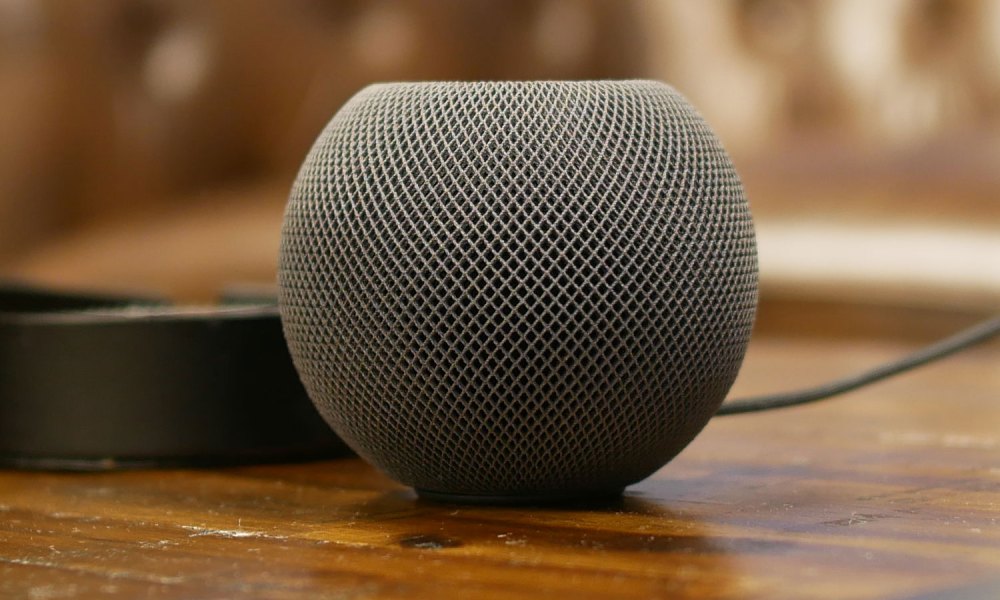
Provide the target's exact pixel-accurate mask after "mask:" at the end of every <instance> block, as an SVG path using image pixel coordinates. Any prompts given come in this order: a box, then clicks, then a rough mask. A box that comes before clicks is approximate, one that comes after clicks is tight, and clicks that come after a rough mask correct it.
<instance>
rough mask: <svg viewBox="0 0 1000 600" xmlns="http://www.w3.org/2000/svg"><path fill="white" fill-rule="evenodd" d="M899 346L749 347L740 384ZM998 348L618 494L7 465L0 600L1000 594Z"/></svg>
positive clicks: (734, 425)
mask: <svg viewBox="0 0 1000 600" xmlns="http://www.w3.org/2000/svg"><path fill="white" fill-rule="evenodd" d="M904 349H905V348H903V347H901V346H897V345H893V344H889V343H886V344H879V343H875V342H871V341H869V342H863V341H858V340H852V341H845V340H841V341H817V340H808V339H805V340H804V339H799V340H792V339H789V340H784V341H782V340H779V339H763V340H760V341H755V342H754V344H753V345H752V350H751V356H750V357H749V360H748V363H747V365H746V367H745V368H744V376H743V379H742V380H741V381H740V383H739V384H738V391H739V392H741V393H749V392H758V391H764V390H774V389H785V388H789V387H793V386H797V385H801V384H806V383H812V382H817V381H821V380H824V379H826V378H828V377H831V376H835V375H839V374H843V373H846V372H850V371H851V370H853V369H855V368H858V367H863V366H867V365H870V364H872V363H874V362H876V361H879V360H883V359H886V358H889V357H891V356H894V355H896V354H897V353H899V352H901V351H903V350H904ZM998 359H1000V352H998V350H997V346H996V344H994V345H992V346H990V347H984V348H981V349H979V350H977V351H974V352H971V353H968V354H965V355H962V356H959V357H956V358H953V359H951V360H950V361H948V362H946V363H942V364H939V365H935V366H932V367H929V368H927V369H926V370H923V371H920V372H917V373H914V374H913V375H911V376H908V377H906V378H902V379H898V380H895V381H892V382H887V383H884V384H881V385H879V386H877V387H873V388H871V389H868V390H865V391H862V392H858V393H856V394H854V395H852V396H850V397H847V398H843V399H841V400H838V401H835V402H831V403H828V404H825V405H817V406H811V407H803V408H798V409H791V410H785V411H781V412H775V413H769V414H761V415H753V416H750V415H748V416H737V417H727V418H724V419H718V420H716V421H713V422H712V423H711V424H710V425H709V427H708V428H707V429H706V430H705V432H704V433H703V434H702V435H701V436H700V437H699V438H698V439H697V440H696V441H695V442H694V444H692V446H691V447H690V448H688V450H686V451H685V452H684V453H683V454H682V455H681V456H680V457H679V458H678V459H676V460H675V461H674V462H673V463H671V464H670V465H668V466H667V467H666V468H664V469H663V470H662V471H660V472H659V473H658V474H657V475H656V476H655V477H653V478H652V479H650V480H647V481H645V482H643V483H641V484H639V485H636V486H634V487H632V488H630V489H629V490H628V492H627V494H626V496H625V498H624V499H623V500H622V501H621V502H619V503H616V504H614V505H612V506H600V507H585V506H577V507H569V508H562V509H555V508H533V509H527V508H521V509H511V508H503V509H493V508H482V507H475V508H470V507H459V506H441V505H434V504H426V503H423V502H419V501H417V500H416V499H415V497H414V495H413V493H412V492H411V491H409V490H407V489H405V488H402V487H400V486H398V485H396V484H394V483H392V482H391V481H389V480H387V479H385V478H384V477H383V476H381V475H379V474H378V473H376V472H375V471H373V470H372V469H370V468H369V467H367V466H365V465H364V464H363V463H361V462H360V461H358V460H342V461H328V462H320V463H311V464H299V465H276V466H259V467H244V468H230V469H214V470H190V471H185V470H173V471H136V472H127V473H110V474H53V473H22V472H15V471H0V596H2V597H12V598H28V597H31V598H61V597H95V598H97V597H99V598H136V597H147V596H149V597H157V598H194V597H198V598H227V597H244V598H258V597H260V598H288V597H293V596H299V595H301V596H303V597H308V598H358V597H360V598H366V597H414V598H443V597H461V598H468V597H481V598H498V597H532V596H540V597H549V598H552V597H556V598H558V597H565V598H588V597H610V598H617V597H629V596H633V597H641V598H685V597H687V598H720V597H734V598H744V597H762V598H775V597H795V598H808V597H830V598H885V597H892V598H918V597H920V598H922V597H925V596H936V595H944V596H953V595H960V594H967V595H968V596H969V597H1000V371H998V368H997V365H998V363H1000V360H998ZM560 595H561V596H560ZM963 597H965V596H963Z"/></svg>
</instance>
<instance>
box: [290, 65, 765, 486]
mask: <svg viewBox="0 0 1000 600" xmlns="http://www.w3.org/2000/svg"><path fill="white" fill-rule="evenodd" d="M279 280H280V311H281V318H282V323H283V327H284V333H285V338H286V340H287V342H288V345H289V348H290V349H291V354H292V357H293V360H294V362H295V365H296V368H297V369H298V372H299V375H300V376H301V378H302V380H303V382H304V383H305V387H306V389H307V391H308V393H309V395H310V397H311V398H312V400H313V402H314V403H315V404H316V406H317V407H318V409H319V411H320V412H321V413H322V415H323V416H324V418H325V419H326V420H327V421H328V422H329V423H330V425H332V426H333V428H334V429H335V430H336V432H337V433H338V434H340V436H341V437H342V438H343V439H344V440H345V441H346V442H347V443H348V445H350V446H351V447H352V448H353V449H354V450H355V451H356V452H357V453H358V454H359V455H361V456H362V457H364V458H365V459H367V460H369V461H370V462H372V463H373V464H374V465H376V466H377V467H378V468H380V469H382V470H384V471H385V472H386V473H388V474H389V475H391V476H392V477H394V478H396V479H398V480H399V481H401V482H403V483H405V484H407V485H411V486H413V487H415V488H416V489H417V491H418V493H419V494H421V495H422V496H425V497H430V498H438V499H448V500H453V501H469V502H474V501H486V502H539V501H552V500H562V499H574V498H588V497H594V496H607V495H614V494H619V493H620V492H621V491H622V490H623V489H624V487H625V486H627V485H629V484H631V483H634V482H636V481H639V480H641V479H643V478H645V477H647V476H649V475H650V474H652V473H653V472H654V471H655V470H657V469H658V468H660V467H661V466H663V465H664V464H665V463H666V462H667V461H669V460H670V459H671V458H672V457H674V456H675V455H676V454H677V453H678V452H680V451H681V449H683V448H684V447H685V446H686V445H687V444H688V443H689V442H690V441H691V440H692V439H693V438H694V437H695V435H696V434H697V433H698V432H699V431H700V430H701V429H702V428H703V427H704V426H705V424H706V423H707V422H708V420H709V419H710V418H711V417H712V415H713V414H714V413H715V411H716V410H717V409H718V408H719V405H720V404H721V403H722V400H723V398H724V397H725V395H726V394H727V392H728V390H729V388H730V386H731V385H732V383H733V380H734V378H735V377H736V373H737V371H738V370H739V367H740V364H741V362H742V360H743V355H744V352H745V350H746V347H747V342H748V338H749V335H750V328H751V325H752V323H753V318H754V313H755V310H756V304H757V257H756V243H755V240H754V232H753V224H752V221H751V217H750V212H749V207H748V204H747V200H746V197H745V196H744V193H743V188H742V185H741V183H740V180H739V177H738V176H737V174H736V171H735V170H734V169H733V165H732V163H731V162H730V160H729V158H728V156H727V155H726V152H725V151H724V150H723V148H722V146H721V145H720V144H719V141H718V139H717V138H716V136H715V135H714V134H713V133H712V132H711V130H710V129H709V128H708V126H707V125H706V124H705V122H704V121H703V120H702V119H701V118H700V117H699V116H698V114H697V113H696V112H695V111H694V109H693V108H692V107H691V106H690V105H689V104H688V103H687V102H686V101H685V100H684V98H683V97H681V96H680V95H679V94H678V93H677V92H676V91H674V90H673V89H672V88H670V87H668V86H666V85H664V84H662V83H658V82H653V81H586V82H564V81H540V82H477V83H457V82H453V83H448V82H441V83H391V84H379V85H373V86H370V87H368V88H365V89H364V90H362V91H361V92H359V93H358V94H357V95H356V96H354V97H353V98H352V99H351V100H350V101H349V102H348V103H347V104H346V105H345V106H344V107H343V108H342V109H341V110H340V111H339V112H338V113H337V114H336V115H335V116H334V117H333V119H332V120H331V121H330V123H329V125H327V127H326V129H325V130H324V131H323V133H322V134H321V135H320V137H319V139H318V140H317V141H316V143H315V145H314V147H313V148H312V151H311V152H310V153H309V155H308V157H307V158H306V160H305V163H304V164H303V166H302V170H301V171H300V173H299V176H298V179H297V181H296V183H295V185H294V187H293V189H292V192H291V199H290V201H289V204H288V208H287V211H286V214H285V222H284V226H283V231H282V245H281V258H280V274H279Z"/></svg>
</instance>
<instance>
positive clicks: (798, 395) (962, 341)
mask: <svg viewBox="0 0 1000 600" xmlns="http://www.w3.org/2000/svg"><path fill="white" fill-rule="evenodd" d="M998 334H1000V316H995V317H992V318H990V319H988V320H986V321H984V322H982V323H979V324H977V325H974V326H972V327H970V328H968V329H965V330H963V331H960V332H958V333H956V334H955V335H953V336H951V337H948V338H945V339H943V340H941V341H939V342H937V343H934V344H931V345H930V346H927V347H926V348H923V349H921V350H918V351H917V352H914V353H913V354H910V355H908V356H904V357H903V358H901V359H899V360H896V361H894V362H890V363H886V364H884V365H880V366H878V367H875V368H874V369H871V370H870V371H865V372H863V373H859V374H857V375H852V376H850V377H845V378H843V379H838V380H836V381H831V382H829V383H825V384H823V385H820V386H817V387H814V388H811V389H806V390H799V391H794V392H785V393H780V394H769V395H766V396H754V397H750V398H738V399H736V400H730V401H728V402H726V403H724V404H723V405H722V407H721V408H719V411H718V412H717V413H716V416H719V415H738V414H741V413H748V412H760V411H764V410H771V409H775V408H785V407H788V406H798V405H800V404H809V403H810V402H817V401H819V400H825V399H827V398H831V397H833V396H838V395H840V394H845V393H847V392H850V391H852V390H856V389H858V388H859V387H863V386H866V385H868V384H871V383H875V382H876V381H881V380H883V379H886V378H888V377H892V376H893V375H897V374H899V373H904V372H906V371H909V370H911V369H915V368H917V367H919V366H921V365H925V364H927V363H929V362H933V361H935V360H938V359H941V358H944V357H946V356H949V355H951V354H954V353H956V352H958V351H960V350H965V349H966V348H970V347H972V346H975V345H976V344H980V343H982V342H985V341H988V340H990V339H992V338H994V337H996V336H997V335H998Z"/></svg>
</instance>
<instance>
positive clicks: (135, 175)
mask: <svg viewBox="0 0 1000 600" xmlns="http://www.w3.org/2000/svg"><path fill="white" fill-rule="evenodd" d="M632 77H648V78H656V79H662V80H664V81H667V82H668V83H671V84H672V85H674V86H675V87H676V88H677V89H679V90H680V91H681V92H682V93H683V94H685V95H686V96H687V97H688V98H689V99H690V100H691V101H692V103H693V104H694V105H695V106H696V107H698V109H699V110H700V111H701V112H702V113H703V115H704V116H705V117H706V119H707V120H708V121H709V123H710V124H711V125H712V127H713V128H714V129H715V130H716V131H717V132H718V134H719V135H720V136H721V138H722V139H723V142H724V144H725V145H726V146H727V148H728V149H729V150H730V152H731V153H732V154H733V157H734V161H735V163H736V165H737V168H738V170H739V171H740V173H741V175H742V176H743V178H744V180H745V183H746V186H747V189H748V193H749V196H750V200H751V204H752V207H753V211H754V215H755V218H756V221H757V225H758V234H759V241H760V245H761V268H762V293H763V300H764V304H763V305H762V312H761V319H762V321H761V322H762V323H763V324H765V325H766V326H770V327H775V328H781V327H785V328H787V329H789V330H792V329H801V328H812V329H817V328H819V329H822V328H824V327H826V328H829V329H831V330H838V331H840V330H842V329H843V328H844V327H845V325H844V323H845V322H846V321H845V320H844V319H842V318H840V315H841V313H840V312H839V311H840V310H841V308H842V307H843V306H849V305H863V306H867V307H870V308H871V307H874V309H873V310H871V311H868V312H867V313H864V314H867V315H869V316H868V317H867V319H868V321H867V324H868V325H870V326H871V325H873V324H874V325H878V326H884V327H888V326H891V323H890V325H886V323H887V322H891V321H892V320H893V318H895V317H894V315H899V314H902V313H901V312H900V311H904V312H905V311H910V313H906V314H911V315H912V314H919V315H923V316H926V318H923V317H922V318H920V319H917V320H916V321H917V322H918V323H925V322H926V323H931V322H936V321H935V319H938V320H939V321H940V319H944V317H940V314H944V313H947V314H954V313H955V312H956V311H957V312H958V313H959V314H971V313H976V314H979V313H986V312H990V311H992V310H995V308H996V307H997V306H1000V0H981V1H977V0H879V1H877V2H872V1H869V0H798V1H796V0H712V1H702V2H694V1H690V0H605V1H602V0H513V1H511V0H508V1H489V0H392V1H390V0H369V1H362V0H326V1H322V0H285V1H282V2H274V1H269V0H173V1H167V0H0V278H16V279H20V280H28V281H34V282H40V283H48V284H54V285H59V286H69V287H84V288H99V289H109V288H110V289H114V290H122V291H125V290H138V291H149V292H154V293H160V294H166V295H169V296H171V297H174V298H177V299H180V300H185V301H204V300H208V299H210V298H212V297H213V296H214V295H215V294H216V293H217V291H218V290H219V289H221V288H222V287H225V286H226V285H228V284H232V283H234V282H236V283H253V282H271V281H273V278H274V271H275V264H276V254H277V246H278V235H279V228H280V222H281V217H282V210H283V207H284V202H285V199H286V195H287V192H288V189H289V187H290V184H291V181H292V179H293V178H294V176H295V172H296V169H297V167H298V165H299V162H300V161H301V159H302V158H303V156H304V154H305V152H306V151H307V149H308V148H309V146H310V145H311V143H312V141H313V139H314V138H315V136H316V135H317V134H318V133H319V131H320V129H321V128H322V127H323V125H324V124H325V123H326V121H327V120H328V119H329V118H330V116H331V115H332V114H333V113H334V112H335V111H336V109H337V108H338V107H339V106H340V105H341V104H342V103H343V102H344V101H345V100H346V99H347V98H348V97H350V96H351V95H352V94H353V93H354V92H355V91H357V90H358V89H359V88H360V87H362V86H364V85H365V84H367V83H369V82H373V81H380V80H382V81H384V80H414V79H439V80H440V79H581V78H632ZM803 306H806V307H810V308H809V310H791V307H798V308H801V307H803ZM880 307H882V308H885V309H886V310H881V309H880ZM913 311H916V312H913ZM942 311H944V312H942ZM935 315H937V316H935ZM911 321H912V319H911ZM852 322H855V323H857V322H858V320H857V319H854V320H853V321H852ZM906 327H907V331H910V330H911V328H910V325H907V326H906Z"/></svg>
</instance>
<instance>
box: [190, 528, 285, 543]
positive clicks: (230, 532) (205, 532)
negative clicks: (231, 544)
mask: <svg viewBox="0 0 1000 600" xmlns="http://www.w3.org/2000/svg"><path fill="white" fill-rule="evenodd" d="M181 529H184V530H185V531H190V532H191V533H190V534H188V537H204V536H213V537H224V538H230V539H238V538H262V539H268V540H287V539H288V536H287V535H275V534H273V533H267V532H265V531H251V530H247V529H212V528H208V527H198V526H196V525H181Z"/></svg>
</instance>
